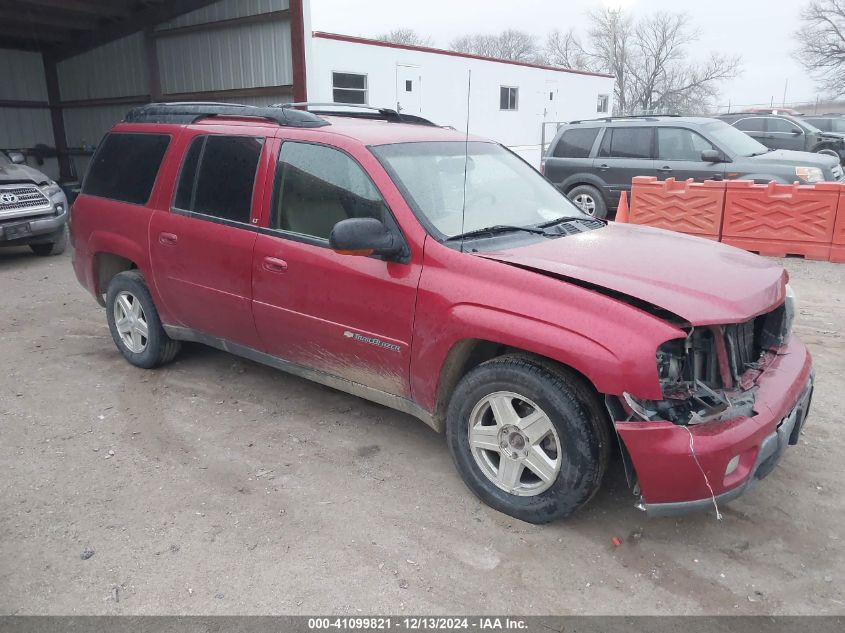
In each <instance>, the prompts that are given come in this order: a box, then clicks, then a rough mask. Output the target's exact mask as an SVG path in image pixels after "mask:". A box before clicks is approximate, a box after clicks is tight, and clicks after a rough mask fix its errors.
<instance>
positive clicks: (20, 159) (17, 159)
mask: <svg viewBox="0 0 845 633" xmlns="http://www.w3.org/2000/svg"><path fill="white" fill-rule="evenodd" d="M7 155H8V156H9V160H10V161H12V162H13V163H14V164H15V165H23V164H24V163H25V162H26V157H25V156H24V155H23V152H8V153H7Z"/></svg>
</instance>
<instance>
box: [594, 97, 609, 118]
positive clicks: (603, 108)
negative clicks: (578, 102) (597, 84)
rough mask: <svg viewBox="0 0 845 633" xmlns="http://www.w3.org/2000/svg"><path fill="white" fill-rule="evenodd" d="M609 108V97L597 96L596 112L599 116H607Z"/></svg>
mask: <svg viewBox="0 0 845 633" xmlns="http://www.w3.org/2000/svg"><path fill="white" fill-rule="evenodd" d="M609 106H610V95H599V99H598V103H597V104H596V112H598V113H599V114H607V111H608V107H609Z"/></svg>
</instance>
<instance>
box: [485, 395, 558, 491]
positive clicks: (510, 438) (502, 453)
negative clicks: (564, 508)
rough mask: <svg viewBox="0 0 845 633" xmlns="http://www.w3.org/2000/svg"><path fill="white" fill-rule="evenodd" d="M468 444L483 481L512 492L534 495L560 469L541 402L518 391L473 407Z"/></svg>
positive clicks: (552, 431)
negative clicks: (483, 476) (538, 403)
mask: <svg viewBox="0 0 845 633" xmlns="http://www.w3.org/2000/svg"><path fill="white" fill-rule="evenodd" d="M469 445H470V450H471V451H472V456H473V458H474V459H475V463H476V464H477V465H478V467H479V468H480V469H481V472H483V473H484V475H485V476H486V477H487V479H489V480H490V481H491V482H492V483H493V484H495V485H496V486H497V487H499V488H501V489H502V490H504V491H505V492H508V493H510V494H513V495H518V496H524V497H530V496H534V495H538V494H540V493H542V492H544V491H545V490H547V489H548V488H549V487H550V486H551V485H552V484H553V483H554V482H555V479H556V478H557V475H558V473H559V472H560V467H561V461H562V459H561V444H560V438H559V437H558V434H557V431H556V430H555V427H554V425H553V424H552V422H551V420H550V419H549V416H548V415H546V413H545V412H544V411H543V410H542V409H541V408H540V407H539V406H537V405H536V404H535V403H533V402H532V401H531V400H528V399H527V398H525V397H524V396H521V395H519V394H517V393H513V392H510V391H497V392H495V393H491V394H489V395H487V396H485V397H484V398H482V399H481V401H479V402H478V404H476V405H475V407H473V410H472V412H471V413H470V420H469Z"/></svg>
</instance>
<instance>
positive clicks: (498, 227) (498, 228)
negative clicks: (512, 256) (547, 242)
mask: <svg viewBox="0 0 845 633" xmlns="http://www.w3.org/2000/svg"><path fill="white" fill-rule="evenodd" d="M509 231H525V232H526V233H536V234H537V235H548V233H546V232H545V231H544V230H543V229H538V228H536V227H533V226H516V225H513V224H494V225H493V226H485V227H484V228H483V229H475V230H474V231H467V232H466V233H459V234H458V235H452V236H451V237H447V238H446V241H447V242H456V241H458V240H462V239H465V238H467V237H476V236H478V235H496V234H497V233H508V232H509Z"/></svg>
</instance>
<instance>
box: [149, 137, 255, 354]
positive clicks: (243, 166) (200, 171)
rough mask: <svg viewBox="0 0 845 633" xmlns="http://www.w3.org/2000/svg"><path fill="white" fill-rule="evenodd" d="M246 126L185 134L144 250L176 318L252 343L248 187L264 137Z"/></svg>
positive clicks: (251, 242) (251, 185)
mask: <svg viewBox="0 0 845 633" xmlns="http://www.w3.org/2000/svg"><path fill="white" fill-rule="evenodd" d="M247 129H250V128H240V129H235V130H232V132H231V133H218V132H215V133H209V132H208V129H203V130H202V131H196V130H191V131H190V132H189V134H188V135H187V137H186V138H185V137H183V143H184V145H185V149H184V158H183V160H182V165H181V169H180V173H179V177H178V179H177V182H176V185H175V187H173V191H172V193H171V195H170V197H169V198H168V199H169V201H170V208H164V209H158V210H156V212H155V213H154V214H153V217H152V220H151V222H150V253H151V259H152V264H153V271H154V276H155V283H156V286H157V288H158V291H159V295H160V297H161V299H162V301H163V302H164V304H165V305H166V307H167V309H168V312H169V313H170V314H171V315H172V316H174V317H175V318H176V320H177V321H178V323H179V324H180V325H182V326H185V327H189V328H192V329H194V330H198V331H200V332H203V333H205V334H208V335H211V336H214V337H219V338H224V339H227V340H230V341H234V342H237V343H240V344H242V345H247V346H250V347H257V346H258V335H257V333H256V330H255V326H254V323H253V319H252V305H251V304H252V278H251V276H252V250H253V246H254V244H255V238H256V235H257V232H256V230H255V227H254V226H253V224H254V223H253V218H257V209H258V208H259V204H258V201H254V200H253V198H254V196H253V191H254V190H255V186H256V182H258V181H259V171H260V170H259V165H260V158H261V155H262V151H263V148H264V146H265V145H266V139H265V138H264V136H261V135H260V134H259V133H249V132H244V131H242V130H247ZM259 129H260V128H259ZM256 222H257V219H256Z"/></svg>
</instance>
